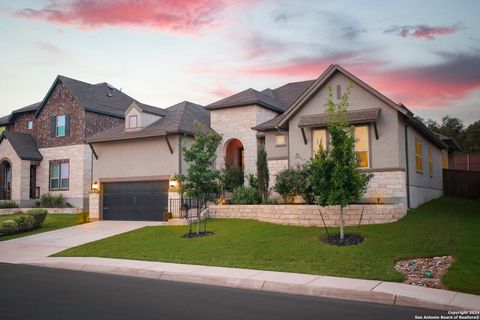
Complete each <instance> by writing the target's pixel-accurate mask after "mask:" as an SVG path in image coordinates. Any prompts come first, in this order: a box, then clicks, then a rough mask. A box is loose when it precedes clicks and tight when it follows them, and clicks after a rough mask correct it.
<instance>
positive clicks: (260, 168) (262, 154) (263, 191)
mask: <svg viewBox="0 0 480 320" xmlns="http://www.w3.org/2000/svg"><path fill="white" fill-rule="evenodd" d="M269 183H270V174H269V172H268V164H267V151H266V150H265V146H264V145H263V144H262V145H260V146H259V148H258V151H257V186H258V191H259V192H260V195H261V196H262V200H264V201H265V200H267V199H268V197H269V195H270V190H269Z"/></svg>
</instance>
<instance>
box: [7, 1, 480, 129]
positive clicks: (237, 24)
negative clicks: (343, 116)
mask: <svg viewBox="0 0 480 320" xmlns="http://www.w3.org/2000/svg"><path fill="white" fill-rule="evenodd" d="M479 14H480V1H476V0H471V1H466V0H457V1H440V0H436V1H398V0H397V1H387V0H383V1H373V0H371V1H340V0H337V1H320V0H317V1H300V0H296V1H294V0H291V1H287V0H236V1H235V0H183V1H174V0H159V1H153V0H99V1H93V0H67V1H60V0H36V1H33V0H31V1H22V0H16V1H4V0H0V41H1V42H0V43H1V44H0V95H1V97H2V99H1V101H2V102H1V103H0V115H6V114H8V113H10V112H11V111H12V110H14V109H17V108H20V107H23V106H26V105H28V104H31V103H34V102H38V101H41V100H42V99H43V98H44V96H45V94H46V93H47V91H48V89H49V88H50V86H51V84H52V83H53V81H54V79H55V77H56V76H57V75H58V74H61V75H64V76H67V77H71V78H75V79H78V80H82V81H85V82H88V83H100V82H108V83H110V84H112V85H113V86H115V87H117V88H121V89H122V90H123V91H124V92H126V93H127V94H129V95H130V96H132V97H134V98H136V99H138V100H140V101H141V102H143V103H147V104H151V105H155V106H158V107H168V106H171V105H173V104H175V103H178V102H180V101H183V100H189V101H192V102H196V103H199V104H202V105H206V104H209V103H212V102H214V101H216V100H219V99H221V98H224V97H226V96H228V95H231V94H234V93H236V92H239V91H242V90H245V89H247V88H255V89H257V90H263V89H266V88H272V89H273V88H276V87H279V86H281V85H283V84H286V83H288V82H294V81H302V80H309V79H315V78H317V77H318V76H320V74H321V73H322V72H323V71H324V70H325V69H326V68H327V67H328V66H329V65H330V64H333V63H336V64H339V65H341V66H343V67H344V68H346V69H347V70H349V71H350V72H352V73H354V74H355V75H357V76H358V77H360V78H361V79H362V80H364V81H365V82H367V83H368V84H370V85H372V86H373V87H374V88H376V89H377V90H379V91H381V92H382V93H383V94H385V95H387V96H388V97H390V98H391V99H392V100H394V101H396V102H399V103H400V102H401V103H403V104H405V105H406V106H407V107H408V108H409V109H410V110H412V111H413V112H414V113H415V114H417V115H419V116H421V117H423V118H432V119H434V120H440V119H441V118H442V117H443V116H445V115H450V116H455V117H459V118H460V119H462V120H463V121H464V123H465V124H466V125H468V124H470V123H472V122H474V121H476V120H480V19H479Z"/></svg>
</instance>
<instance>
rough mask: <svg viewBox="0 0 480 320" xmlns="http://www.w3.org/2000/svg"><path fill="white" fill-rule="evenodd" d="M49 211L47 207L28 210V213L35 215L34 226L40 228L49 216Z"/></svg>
mask: <svg viewBox="0 0 480 320" xmlns="http://www.w3.org/2000/svg"><path fill="white" fill-rule="evenodd" d="M47 213H48V211H47V210H45V209H31V210H28V211H27V214H28V215H29V216H32V217H33V220H34V223H33V227H34V228H39V227H40V226H41V225H42V223H43V222H44V221H45V218H46V217H47Z"/></svg>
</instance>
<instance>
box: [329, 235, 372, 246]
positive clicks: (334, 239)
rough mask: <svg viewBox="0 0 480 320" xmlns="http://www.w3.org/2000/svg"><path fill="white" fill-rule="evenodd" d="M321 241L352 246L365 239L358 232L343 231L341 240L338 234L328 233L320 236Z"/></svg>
mask: <svg viewBox="0 0 480 320" xmlns="http://www.w3.org/2000/svg"><path fill="white" fill-rule="evenodd" d="M322 241H323V242H325V243H328V244H332V245H336V246H340V247H343V246H354V245H357V244H360V243H362V242H363V241H365V239H364V238H363V237H362V236H361V235H359V234H355V233H345V234H344V235H343V240H341V239H340V234H339V233H335V234H330V235H327V236H324V237H322Z"/></svg>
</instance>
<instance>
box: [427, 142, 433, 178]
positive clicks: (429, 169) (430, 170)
mask: <svg viewBox="0 0 480 320" xmlns="http://www.w3.org/2000/svg"><path fill="white" fill-rule="evenodd" d="M428 172H429V173H430V177H433V154H432V149H429V150H428Z"/></svg>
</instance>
